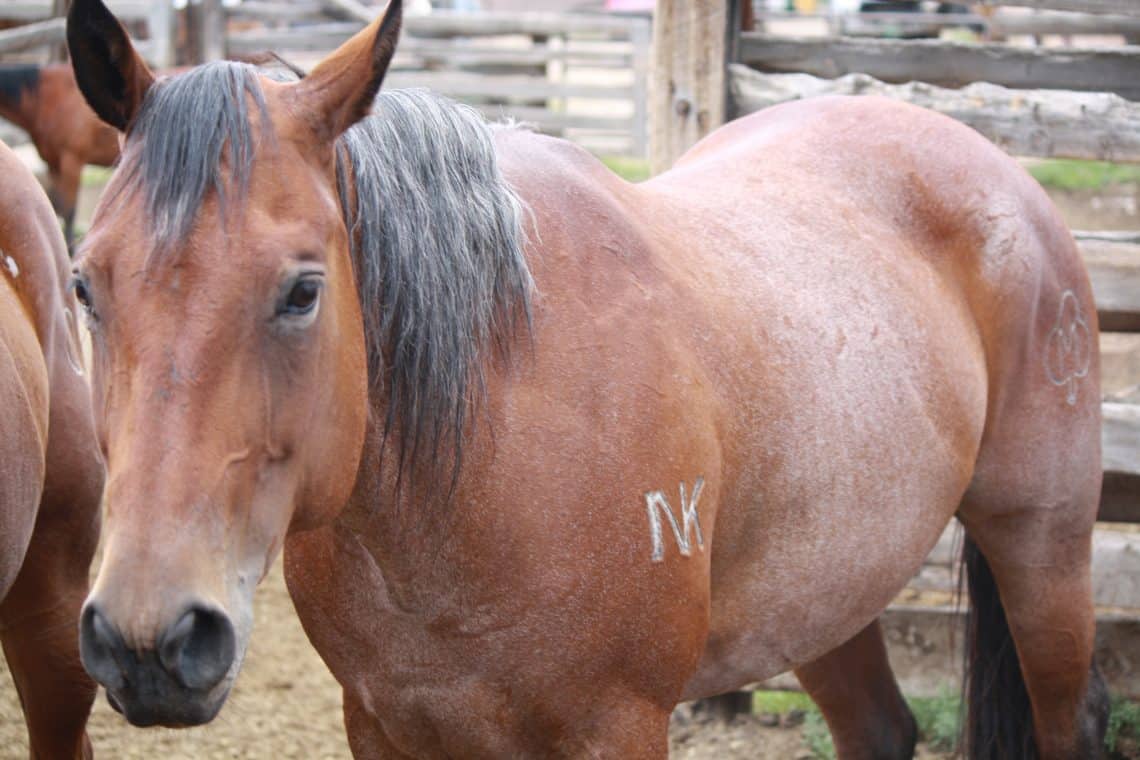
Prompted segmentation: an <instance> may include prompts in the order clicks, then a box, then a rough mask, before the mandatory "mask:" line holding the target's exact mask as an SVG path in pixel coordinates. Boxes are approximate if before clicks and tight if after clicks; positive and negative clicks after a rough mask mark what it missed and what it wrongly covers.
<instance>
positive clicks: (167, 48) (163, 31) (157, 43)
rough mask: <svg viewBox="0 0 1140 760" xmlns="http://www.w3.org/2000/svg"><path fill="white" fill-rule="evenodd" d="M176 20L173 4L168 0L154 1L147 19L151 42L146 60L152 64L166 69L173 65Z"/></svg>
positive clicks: (176, 30) (176, 29)
mask: <svg viewBox="0 0 1140 760" xmlns="http://www.w3.org/2000/svg"><path fill="white" fill-rule="evenodd" d="M177 21H178V19H177V17H176V16H175V15H174V6H173V5H172V4H171V3H170V1H169V0H164V1H163V2H156V3H154V5H153V6H152V8H151V12H150V16H149V18H148V19H147V35H148V36H149V38H150V43H151V47H150V50H149V54H148V55H147V61H148V62H149V63H150V64H151V65H152V66H155V67H157V68H160V69H166V68H170V67H171V66H173V65H174V47H175V43H176V36H177V32H178V23H177Z"/></svg>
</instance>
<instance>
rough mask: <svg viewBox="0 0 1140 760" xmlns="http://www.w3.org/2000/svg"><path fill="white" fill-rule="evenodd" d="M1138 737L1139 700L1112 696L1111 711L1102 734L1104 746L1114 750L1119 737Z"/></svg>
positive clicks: (1139, 729)
mask: <svg viewBox="0 0 1140 760" xmlns="http://www.w3.org/2000/svg"><path fill="white" fill-rule="evenodd" d="M1124 736H1128V737H1134V738H1135V737H1140V702H1133V701H1131V700H1128V699H1125V698H1124V697H1113V698H1112V712H1110V713H1109V714H1108V731H1107V732H1105V735H1104V748H1105V749H1107V750H1108V751H1109V752H1115V751H1116V745H1117V744H1118V743H1119V742H1120V739H1121V737H1124Z"/></svg>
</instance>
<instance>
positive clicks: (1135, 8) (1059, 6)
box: [981, 0, 1140, 16]
mask: <svg viewBox="0 0 1140 760" xmlns="http://www.w3.org/2000/svg"><path fill="white" fill-rule="evenodd" d="M981 4H983V5H1007V6H1008V5H1015V6H1020V7H1023V8H1036V9H1038V10H1043V11H1077V12H1079V13H1119V14H1120V15H1122V16H1140V3H1137V2H1136V0H982V3H981Z"/></svg>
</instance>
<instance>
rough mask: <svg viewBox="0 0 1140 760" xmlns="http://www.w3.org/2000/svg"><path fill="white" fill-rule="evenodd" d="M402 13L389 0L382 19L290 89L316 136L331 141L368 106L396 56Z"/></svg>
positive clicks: (396, 3) (395, 0) (395, 2)
mask: <svg viewBox="0 0 1140 760" xmlns="http://www.w3.org/2000/svg"><path fill="white" fill-rule="evenodd" d="M402 15H403V8H402V3H401V0H390V2H389V3H388V7H387V8H386V9H385V10H384V15H383V16H382V17H380V18H377V19H376V20H375V21H373V22H372V23H371V24H369V25H368V26H366V27H365V28H364V29H362V30H361V31H360V32H358V33H357V34H356V35H354V36H353V37H352V39H350V40H349V41H348V42H346V43H344V44H343V45H341V46H340V47H339V48H337V49H336V50H335V51H334V52H333V53H332V54H331V55H329V56H328V57H327V58H325V59H324V60H323V61H321V62H320V63H319V64H317V67H316V68H315V69H313V71H312V72H311V73H310V74H309V75H308V76H307V77H305V78H304V79H302V80H301V81H300V82H298V83H297V84H296V85H294V86H295V87H296V88H297V95H298V100H299V102H300V103H301V105H302V109H303V111H304V113H305V116H306V117H307V118H308V119H310V120H311V121H312V123H313V127H314V129H315V130H316V132H317V134H318V135H319V136H320V137H321V138H323V139H327V140H335V139H336V138H337V137H339V136H340V135H341V133H343V132H344V131H345V130H346V129H348V128H349V127H351V126H352V125H353V124H355V123H356V122H358V121H360V120H361V119H362V118H364V117H365V116H366V115H367V114H368V111H369V109H371V108H372V101H373V99H374V98H375V97H376V93H377V92H379V91H380V82H382V81H383V79H384V74H385V72H387V71H388V64H389V63H391V62H392V54H393V53H395V52H396V39H397V38H398V37H399V36H400V21H401V17H402Z"/></svg>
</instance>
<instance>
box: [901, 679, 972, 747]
mask: <svg viewBox="0 0 1140 760" xmlns="http://www.w3.org/2000/svg"><path fill="white" fill-rule="evenodd" d="M907 704H908V705H910V711H911V712H912V713H914V720H915V722H916V723H918V738H919V740H920V741H924V742H926V744H927V745H928V746H929V747H930V748H931V749H933V750H936V751H938V752H952V751H953V750H954V748H955V747H957V746H958V736H959V734H960V733H961V726H962V723H961V717H962V715H961V708H962V700H961V699H960V698H959V696H958V695H957V694H956V693H953V692H950V691H948V690H946V691H943V692H942V693H941V694H939V695H938V696H937V697H910V698H909V699H907Z"/></svg>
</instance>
